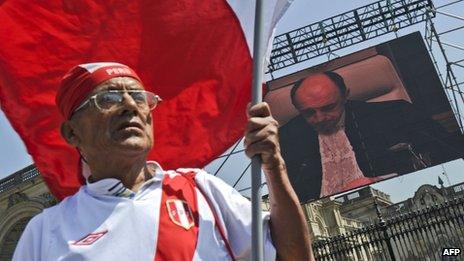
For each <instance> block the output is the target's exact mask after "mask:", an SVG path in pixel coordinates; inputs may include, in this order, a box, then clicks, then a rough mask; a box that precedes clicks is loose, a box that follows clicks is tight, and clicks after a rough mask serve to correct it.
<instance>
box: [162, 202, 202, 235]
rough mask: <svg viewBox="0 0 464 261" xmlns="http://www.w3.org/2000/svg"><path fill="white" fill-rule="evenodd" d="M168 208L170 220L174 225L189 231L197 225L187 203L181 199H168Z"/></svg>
mask: <svg viewBox="0 0 464 261" xmlns="http://www.w3.org/2000/svg"><path fill="white" fill-rule="evenodd" d="M166 208H167V210H168V214H169V218H170V219H171V221H172V222H173V223H174V224H176V225H178V226H181V227H183V228H185V229H186V230H189V229H190V228H191V227H193V225H194V224H195V222H194V220H193V214H192V210H191V209H190V207H189V205H188V203H187V202H185V201H183V200H179V199H168V200H166Z"/></svg>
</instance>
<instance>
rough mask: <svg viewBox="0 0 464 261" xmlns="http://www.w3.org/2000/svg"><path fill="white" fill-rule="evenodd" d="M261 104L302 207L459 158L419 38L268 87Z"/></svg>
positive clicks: (459, 138)
mask: <svg viewBox="0 0 464 261" xmlns="http://www.w3.org/2000/svg"><path fill="white" fill-rule="evenodd" d="M292 89H293V91H292ZM264 100H265V101H266V102H268V103H269V104H270V106H271V110H272V113H273V115H274V117H275V118H276V119H277V120H278V121H279V124H280V129H279V137H280V143H281V149H282V155H283V157H284V159H285V161H286V164H287V169H288V174H289V177H290V181H291V183H292V185H293V187H294V189H295V191H296V192H297V195H298V197H299V199H300V201H302V202H307V201H311V200H314V199H318V198H321V197H325V196H330V195H333V194H337V193H340V192H343V191H347V190H350V189H354V188H357V187H361V186H364V185H368V184H371V183H374V182H378V181H381V180H385V179H388V178H393V177H396V176H399V175H403V174H407V173H411V172H414V171H417V170H420V169H424V168H428V167H431V166H434V165H437V164H441V163H444V162H448V161H451V160H454V159H457V158H462V157H463V155H464V137H463V135H462V134H461V131H460V129H459V125H458V123H457V121H456V118H455V114H454V113H453V110H452V108H451V106H450V103H449V101H448V98H447V96H446V94H445V92H444V89H443V86H442V84H441V82H440V79H439V77H438V75H437V73H436V70H435V68H434V66H433V63H432V61H431V58H430V56H429V54H428V52H427V49H426V47H425V44H424V42H423V40H422V37H421V35H420V33H418V32H416V33H412V34H409V35H406V36H403V37H401V38H398V39H395V40H393V41H389V42H386V43H383V44H379V45H377V46H374V47H371V48H368V49H365V50H362V51H358V52H356V53H353V54H350V55H347V56H344V57H340V58H337V59H335V60H332V61H329V62H327V63H324V64H320V65H317V66H314V67H311V68H308V69H305V70H302V71H299V72H297V73H294V74H291V75H287V76H285V77H282V78H279V79H275V80H272V81H270V82H268V83H267V93H266V95H265V97H264Z"/></svg>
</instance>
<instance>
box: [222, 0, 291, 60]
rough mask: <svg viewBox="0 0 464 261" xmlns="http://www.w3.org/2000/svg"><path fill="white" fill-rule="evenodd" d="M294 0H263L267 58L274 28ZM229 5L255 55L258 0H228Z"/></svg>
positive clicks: (249, 47)
mask: <svg viewBox="0 0 464 261" xmlns="http://www.w3.org/2000/svg"><path fill="white" fill-rule="evenodd" d="M291 2H293V0H265V1H263V9H262V12H263V16H264V19H263V28H262V31H263V32H264V36H263V39H265V42H267V45H266V47H265V48H266V50H268V52H266V55H265V57H264V58H267V57H268V55H269V54H270V51H271V47H272V40H273V38H274V37H273V36H274V29H275V26H276V24H277V22H278V21H279V20H280V18H281V17H282V16H283V14H284V13H285V11H286V10H287V8H288V7H289V6H290V4H291ZM227 3H229V6H230V7H231V8H232V10H233V11H234V13H235V15H236V16H237V19H238V20H239V21H240V25H241V27H242V30H243V33H244V35H245V38H246V42H247V45H248V49H249V50H250V55H251V57H253V38H254V26H255V6H256V0H252V1H249V0H227Z"/></svg>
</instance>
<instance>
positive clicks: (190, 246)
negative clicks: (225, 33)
mask: <svg viewBox="0 0 464 261" xmlns="http://www.w3.org/2000/svg"><path fill="white" fill-rule="evenodd" d="M159 101H160V98H159V97H158V96H157V95H155V94H154V93H152V92H149V91H146V90H145V89H144V86H143V84H142V81H141V80H140V78H139V77H138V76H137V74H136V73H135V72H134V71H133V70H132V69H131V68H129V67H128V66H126V65H123V64H119V63H90V64H81V65H78V66H76V67H74V68H73V69H71V70H70V71H69V72H68V74H67V75H66V76H65V77H64V78H63V81H62V84H61V87H60V90H59V92H58V95H57V98H56V103H57V105H58V107H59V109H60V112H61V113H62V115H63V118H64V121H63V123H62V125H61V134H62V136H63V138H64V139H65V140H66V141H67V143H68V144H69V145H70V146H73V147H75V148H76V149H77V150H78V151H79V153H80V154H81V156H82V159H83V161H84V162H85V165H84V170H85V171H84V172H83V173H82V174H83V176H84V177H85V178H86V184H85V185H83V186H82V187H81V188H80V190H79V191H78V192H77V193H76V194H75V195H73V196H70V197H68V198H66V199H64V200H63V201H62V202H60V203H59V204H58V205H56V206H54V207H51V208H48V209H46V210H44V211H43V212H42V213H40V214H39V215H37V216H35V217H34V218H33V219H32V220H31V221H30V222H29V224H28V225H27V227H26V229H25V231H24V233H23V235H22V236H21V239H20V241H19V243H18V245H17V248H16V251H15V254H14V257H13V260H31V261H32V260H154V259H156V260H249V259H250V257H251V204H250V202H249V201H248V200H247V199H245V198H244V197H243V196H241V195H240V194H239V193H238V192H237V191H235V190H234V189H233V188H232V187H230V186H229V185H227V184H225V183H224V182H223V181H221V180H220V179H218V178H216V177H214V176H212V175H209V174H207V173H206V172H205V171H203V170H200V169H177V170H171V171H165V170H163V169H162V168H161V166H160V165H159V164H158V163H156V162H154V161H147V159H146V157H147V155H148V153H149V151H150V150H151V149H152V147H153V145H154V137H153V127H154V126H153V125H154V123H153V122H154V121H153V120H154V117H156V115H155V114H154V113H153V114H152V110H154V109H155V107H156V106H157V104H158V103H159ZM248 115H249V120H248V123H247V126H246V131H245V151H246V154H247V156H249V157H253V156H255V155H256V156H258V155H259V156H261V159H262V163H263V165H262V168H263V171H264V173H265V175H266V177H267V184H268V187H269V196H270V202H271V205H272V208H271V213H270V214H268V213H264V215H263V220H262V222H263V227H264V228H263V235H258V236H262V237H263V238H264V240H263V241H264V244H263V245H264V258H265V259H266V260H271V259H272V260H273V259H274V257H275V255H276V252H277V257H278V258H279V259H282V260H309V259H310V258H311V256H312V254H311V250H310V249H311V247H310V243H309V233H308V230H307V226H306V222H305V220H304V216H303V212H302V209H301V207H300V206H299V202H298V199H297V197H296V195H295V193H294V191H293V190H292V187H291V186H290V183H289V181H288V177H287V174H286V168H285V162H284V161H283V159H282V157H281V155H280V149H279V145H278V138H277V126H278V124H277V122H276V121H275V120H274V119H273V118H272V116H271V114H270V110H269V106H268V105H267V104H265V103H260V104H257V105H256V106H253V107H251V108H249V110H248ZM173 120H175V119H173ZM185 149H194V148H185ZM63 156H66V155H63ZM173 160H175V159H173ZM271 220H272V222H271ZM258 222H261V221H258Z"/></svg>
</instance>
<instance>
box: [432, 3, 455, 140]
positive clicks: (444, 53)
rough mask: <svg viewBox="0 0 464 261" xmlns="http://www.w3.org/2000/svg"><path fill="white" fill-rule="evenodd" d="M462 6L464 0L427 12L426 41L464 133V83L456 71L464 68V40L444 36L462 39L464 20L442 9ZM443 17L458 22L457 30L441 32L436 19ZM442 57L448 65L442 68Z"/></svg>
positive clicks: (445, 64)
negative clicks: (451, 39) (436, 51)
mask: <svg viewBox="0 0 464 261" xmlns="http://www.w3.org/2000/svg"><path fill="white" fill-rule="evenodd" d="M458 4H464V0H458V1H454V2H450V3H448V4H445V5H442V6H439V7H437V8H429V9H428V10H427V16H428V17H427V19H426V25H425V36H424V39H425V42H426V45H427V48H428V49H429V53H430V56H431V58H432V61H433V63H434V65H435V68H436V70H437V72H438V75H439V77H440V80H441V82H442V84H443V86H444V88H445V92H446V94H447V96H448V100H449V102H450V103H451V106H452V108H453V111H454V113H455V116H456V119H457V121H458V123H459V126H460V129H461V132H464V126H463V120H464V118H463V115H462V110H463V108H464V92H463V90H462V87H463V84H464V80H463V77H462V76H461V77H458V74H457V73H456V72H455V70H458V69H460V70H462V69H464V46H463V44H464V41H462V40H461V41H462V42H455V41H453V42H449V41H445V40H442V37H443V36H445V35H451V34H454V35H452V37H453V39H458V37H457V35H459V33H461V34H462V33H463V29H464V17H461V16H459V15H455V14H452V13H449V12H445V11H441V10H440V9H443V8H445V7H447V8H448V9H450V8H452V7H453V6H456V5H458ZM440 16H443V17H447V18H451V19H452V20H453V21H454V22H455V23H452V24H453V27H452V28H448V29H447V30H445V31H442V32H439V30H437V28H436V26H435V23H434V22H433V19H432V18H433V17H440ZM454 36H456V37H454ZM461 39H463V40H464V37H461ZM434 48H438V50H439V53H440V54H441V57H437V56H436V55H435V54H434V52H433V50H434ZM450 51H454V54H455V55H453V56H452V57H451V56H450V55H448V52H450ZM439 58H441V59H443V62H444V64H442V65H440V64H439V63H438V62H437V59H439ZM463 72H464V71H463ZM461 75H462V74H461Z"/></svg>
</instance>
